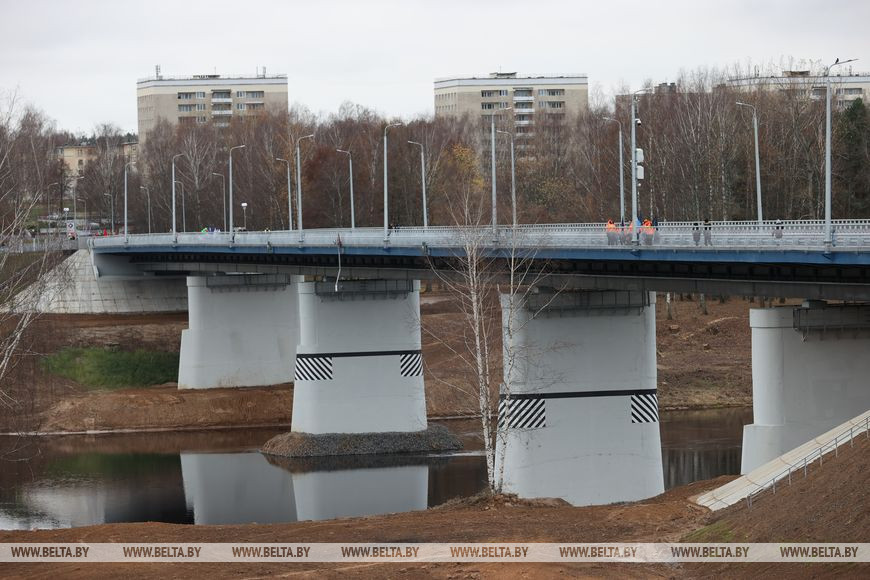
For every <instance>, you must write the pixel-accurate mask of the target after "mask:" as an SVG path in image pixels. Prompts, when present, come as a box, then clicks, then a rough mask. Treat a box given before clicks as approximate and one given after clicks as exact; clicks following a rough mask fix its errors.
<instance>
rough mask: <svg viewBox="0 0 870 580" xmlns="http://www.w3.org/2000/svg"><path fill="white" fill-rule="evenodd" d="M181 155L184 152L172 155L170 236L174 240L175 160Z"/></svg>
mask: <svg viewBox="0 0 870 580" xmlns="http://www.w3.org/2000/svg"><path fill="white" fill-rule="evenodd" d="M182 155H184V154H183V153H179V154H177V155H173V156H172V237H173V238H174V239H176V240H177V239H178V232H177V231H176V229H175V223H176V220H175V160H176V159H177V158H179V157H181V156H182Z"/></svg>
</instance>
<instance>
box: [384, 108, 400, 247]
mask: <svg viewBox="0 0 870 580" xmlns="http://www.w3.org/2000/svg"><path fill="white" fill-rule="evenodd" d="M401 124H402V123H401V122H399V123H389V124H387V126H386V127H384V243H385V244H386V243H387V242H388V241H390V238H389V236H390V225H389V219H390V196H389V193H388V182H389V179H388V178H387V176H388V175H389V173H388V172H387V131H389V130H390V127H398V126H399V125H401Z"/></svg>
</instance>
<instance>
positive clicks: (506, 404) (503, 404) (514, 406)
mask: <svg viewBox="0 0 870 580" xmlns="http://www.w3.org/2000/svg"><path fill="white" fill-rule="evenodd" d="M545 405H546V402H545V400H544V399H543V398H538V399H514V398H511V399H501V400H500V401H499V402H498V428H499V429H503V428H504V427H505V426H507V428H508V429H540V428H542V427H546V426H547V413H546V406H545ZM505 422H507V425H505Z"/></svg>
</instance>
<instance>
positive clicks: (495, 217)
mask: <svg viewBox="0 0 870 580" xmlns="http://www.w3.org/2000/svg"><path fill="white" fill-rule="evenodd" d="M511 109H513V107H505V108H504V109H499V110H500V111H510V110H511ZM489 123H490V158H491V162H492V237H493V241H497V240H498V215H497V206H496V195H495V193H496V183H495V182H496V179H495V112H493V113H492V114H491V115H490V116H489Z"/></svg>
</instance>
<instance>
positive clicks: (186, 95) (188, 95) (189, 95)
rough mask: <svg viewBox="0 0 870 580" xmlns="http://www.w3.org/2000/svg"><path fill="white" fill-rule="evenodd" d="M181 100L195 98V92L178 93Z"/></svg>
mask: <svg viewBox="0 0 870 580" xmlns="http://www.w3.org/2000/svg"><path fill="white" fill-rule="evenodd" d="M178 98H179V100H182V101H189V100H190V99H192V98H193V93H178Z"/></svg>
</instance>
